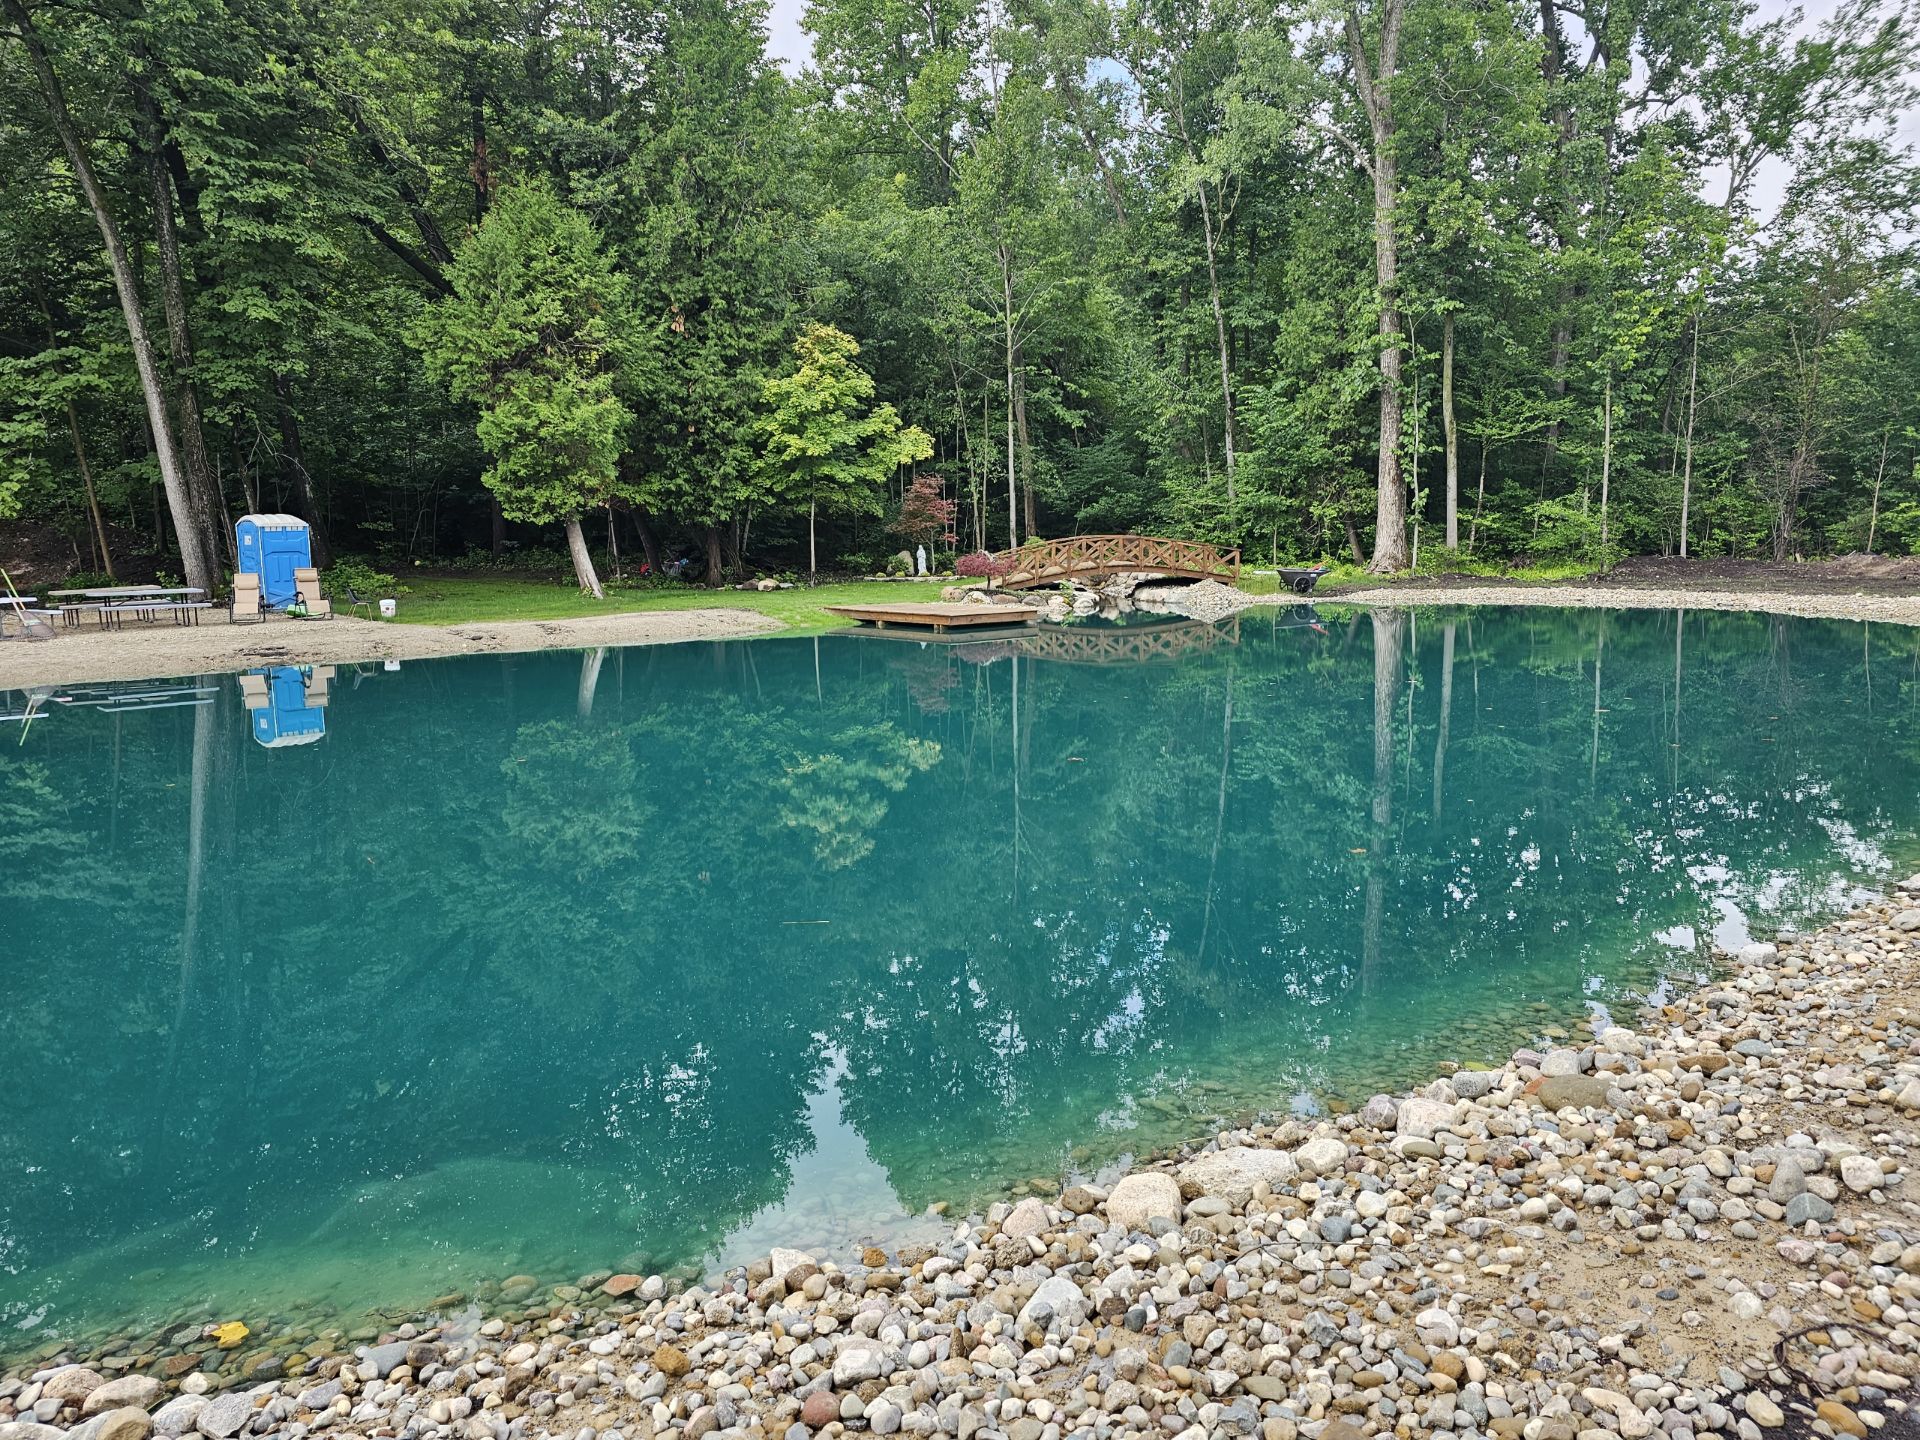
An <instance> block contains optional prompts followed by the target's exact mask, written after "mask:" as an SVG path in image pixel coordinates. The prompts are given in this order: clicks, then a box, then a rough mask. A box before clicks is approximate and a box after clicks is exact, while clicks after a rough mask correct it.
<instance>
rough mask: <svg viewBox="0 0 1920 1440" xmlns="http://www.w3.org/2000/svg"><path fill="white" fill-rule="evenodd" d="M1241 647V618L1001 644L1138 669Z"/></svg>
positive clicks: (1049, 631) (1091, 630)
mask: <svg viewBox="0 0 1920 1440" xmlns="http://www.w3.org/2000/svg"><path fill="white" fill-rule="evenodd" d="M1239 643H1240V617H1239V616H1238V615H1235V616H1233V617H1232V618H1231V619H1229V620H1227V621H1225V622H1224V623H1222V624H1219V625H1210V624H1208V623H1207V622H1206V621H1204V620H1179V621H1174V622H1172V623H1171V624H1166V625H1100V626H1094V625H1072V624H1066V625H1042V626H1039V627H1038V628H1036V629H1033V630H1029V631H1027V632H1025V633H1024V634H1021V635H1018V636H1016V637H1014V638H1013V639H1010V640H1008V641H1007V642H1006V644H1007V646H1008V648H1009V649H1010V650H1011V651H1012V653H1014V654H1017V655H1025V656H1027V657H1029V658H1030V659H1034V660H1059V661H1062V662H1064V663H1066V664H1069V665H1137V664H1139V663H1141V662H1142V661H1149V660H1178V659H1180V658H1181V657H1182V656H1185V655H1197V654H1199V653H1200V652H1201V651H1203V650H1211V649H1213V648H1214V646H1216V645H1222V644H1225V645H1238V644H1239Z"/></svg>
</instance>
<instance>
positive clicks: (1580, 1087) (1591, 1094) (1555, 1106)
mask: <svg viewBox="0 0 1920 1440" xmlns="http://www.w3.org/2000/svg"><path fill="white" fill-rule="evenodd" d="M1609 1088H1610V1084H1609V1082H1608V1081H1607V1079H1606V1078H1605V1077H1604V1076H1600V1075H1549V1076H1546V1077H1545V1078H1543V1079H1540V1080H1536V1081H1534V1082H1533V1084H1531V1085H1529V1086H1528V1087H1527V1090H1528V1092H1529V1093H1530V1094H1531V1095H1532V1096H1533V1098H1534V1099H1535V1100H1537V1101H1539V1103H1540V1104H1541V1105H1542V1106H1544V1107H1545V1108H1546V1109H1548V1110H1569V1109H1572V1110H1585V1109H1589V1108H1591V1109H1595V1110H1609V1109H1612V1108H1613V1107H1612V1104H1611V1102H1610V1101H1608V1099H1607V1091H1608V1089H1609Z"/></svg>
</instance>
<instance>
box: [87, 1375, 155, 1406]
mask: <svg viewBox="0 0 1920 1440" xmlns="http://www.w3.org/2000/svg"><path fill="white" fill-rule="evenodd" d="M165 1389H166V1387H165V1386H163V1385H162V1384H161V1383H160V1382H159V1381H158V1380H155V1379H154V1378H153V1377H152V1376H150V1375H122V1376H121V1377H120V1378H119V1379H118V1380H109V1381H107V1383H106V1384H104V1385H102V1386H100V1387H99V1388H98V1389H96V1390H95V1391H94V1392H93V1393H92V1394H90V1395H89V1396H87V1398H86V1399H85V1400H84V1401H83V1402H81V1405H80V1413H81V1414H82V1415H98V1414H99V1413H100V1412H101V1411H102V1410H121V1409H125V1408H126V1407H128V1406H134V1407H137V1408H138V1409H139V1410H140V1411H141V1413H142V1414H144V1413H145V1412H146V1411H147V1410H148V1409H149V1408H151V1407H152V1406H153V1405H154V1404H155V1403H156V1402H157V1401H158V1400H159V1399H160V1396H161V1394H162V1393H163V1392H164V1391H165Z"/></svg>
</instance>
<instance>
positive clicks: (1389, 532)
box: [1342, 0, 1410, 575]
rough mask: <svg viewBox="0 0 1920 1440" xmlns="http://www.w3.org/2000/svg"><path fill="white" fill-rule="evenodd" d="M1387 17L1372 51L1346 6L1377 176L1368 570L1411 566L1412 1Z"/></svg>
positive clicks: (1395, 0) (1386, 1) (1366, 155)
mask: <svg viewBox="0 0 1920 1440" xmlns="http://www.w3.org/2000/svg"><path fill="white" fill-rule="evenodd" d="M1378 10H1379V15H1378V21H1377V25H1376V26H1375V28H1376V29H1377V31H1378V34H1377V35H1376V36H1375V37H1374V39H1373V48H1372V50H1371V51H1369V50H1368V48H1367V47H1368V39H1367V35H1366V28H1367V27H1366V26H1365V24H1364V23H1363V22H1364V20H1365V13H1364V10H1363V8H1362V6H1361V3H1360V0H1353V3H1352V4H1351V5H1350V6H1349V8H1348V9H1347V10H1346V11H1345V12H1344V14H1343V16H1342V24H1343V28H1344V31H1345V34H1346V41H1347V52H1348V56H1347V58H1348V61H1349V63H1350V64H1351V66H1352V74H1353V88H1354V93H1355V94H1356V95H1358V96H1359V99H1360V106H1361V109H1362V110H1364V111H1365V112H1366V118H1367V135H1368V148H1367V149H1365V150H1357V151H1356V152H1355V153H1356V154H1358V155H1359V157H1360V163H1361V165H1362V166H1363V167H1364V168H1365V170H1366V172H1367V174H1368V176H1369V177H1370V178H1371V179H1372V181H1373V264H1374V282H1373V283H1374V304H1375V305H1376V306H1377V307H1378V309H1379V322H1378V323H1379V333H1380V360H1379V365H1380V467H1379V472H1378V482H1377V487H1376V493H1375V515H1374V529H1373V558H1372V559H1371V560H1369V561H1368V562H1367V569H1368V570H1369V571H1371V572H1372V573H1373V574H1375V575H1385V574H1390V573H1391V572H1393V571H1395V570H1404V569H1406V568H1407V566H1408V564H1409V562H1410V557H1409V554H1408V550H1407V494H1406V491H1405V489H1404V488H1403V487H1402V486H1401V483H1400V422H1401V415H1402V405H1403V400H1402V397H1401V394H1400V359H1401V326H1400V312H1399V298H1400V297H1399V291H1400V240H1399V235H1398V233H1397V231H1396V229H1395V226H1396V223H1397V222H1396V220H1395V215H1394V211H1395V207H1396V206H1397V205H1398V203H1399V199H1400V178H1399V157H1398V135H1397V131H1396V130H1395V126H1394V112H1393V99H1394V97H1393V92H1394V83H1395V79H1396V77H1397V76H1398V75H1399V73H1400V32H1401V29H1402V27H1403V26H1404V24H1405V22H1406V15H1407V6H1406V0H1380V4H1379V6H1378Z"/></svg>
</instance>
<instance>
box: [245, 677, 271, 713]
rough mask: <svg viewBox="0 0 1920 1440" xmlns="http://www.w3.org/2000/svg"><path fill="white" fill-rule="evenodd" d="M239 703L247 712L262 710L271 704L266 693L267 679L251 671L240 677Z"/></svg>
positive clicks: (269, 697) (269, 696)
mask: <svg viewBox="0 0 1920 1440" xmlns="http://www.w3.org/2000/svg"><path fill="white" fill-rule="evenodd" d="M240 702H241V703H242V704H243V705H245V706H246V707H247V709H249V710H264V709H266V708H267V706H269V705H271V704H272V703H273V697H272V696H271V695H269V694H268V693H267V677H266V676H264V675H260V674H255V673H254V672H252V671H248V672H247V673H245V674H243V675H241V676H240Z"/></svg>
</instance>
